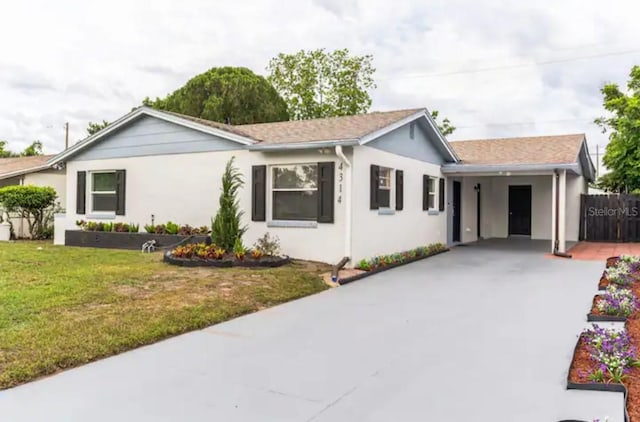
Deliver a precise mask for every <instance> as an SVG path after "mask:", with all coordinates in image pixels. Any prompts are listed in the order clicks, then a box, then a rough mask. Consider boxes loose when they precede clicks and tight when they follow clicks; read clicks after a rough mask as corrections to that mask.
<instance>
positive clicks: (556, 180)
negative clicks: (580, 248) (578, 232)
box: [553, 169, 571, 258]
mask: <svg viewBox="0 0 640 422" xmlns="http://www.w3.org/2000/svg"><path fill="white" fill-rule="evenodd" d="M553 183H555V186H556V212H555V220H556V221H555V222H556V224H555V225H556V233H555V235H556V236H555V241H554V242H553V255H555V256H558V257H560V258H571V254H568V253H564V252H560V251H559V250H558V249H559V248H560V175H559V174H558V170H557V169H555V170H553Z"/></svg>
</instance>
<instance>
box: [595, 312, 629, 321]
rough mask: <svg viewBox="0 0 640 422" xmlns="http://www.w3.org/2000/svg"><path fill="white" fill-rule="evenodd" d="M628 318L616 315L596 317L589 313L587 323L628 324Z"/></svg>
mask: <svg viewBox="0 0 640 422" xmlns="http://www.w3.org/2000/svg"><path fill="white" fill-rule="evenodd" d="M626 321H627V317H624V316H616V315H596V314H592V313H591V312H589V313H588V314H587V322H626Z"/></svg>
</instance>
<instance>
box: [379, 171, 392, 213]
mask: <svg viewBox="0 0 640 422" xmlns="http://www.w3.org/2000/svg"><path fill="white" fill-rule="evenodd" d="M390 201H391V169H390V168H387V167H380V173H379V176H378V206H379V207H381V208H389V207H390V203H391V202H390Z"/></svg>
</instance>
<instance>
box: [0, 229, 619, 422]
mask: <svg viewBox="0 0 640 422" xmlns="http://www.w3.org/2000/svg"><path fill="white" fill-rule="evenodd" d="M547 243H548V242H547ZM534 249H535V248H534ZM602 268H603V263H601V262H586V261H582V262H579V261H572V260H551V259H545V258H544V257H543V254H542V253H540V252H539V251H535V250H527V247H526V246H521V247H514V248H510V247H505V246H504V244H492V243H491V242H486V243H481V244H478V245H473V246H467V247H458V248H455V249H454V250H453V251H452V252H449V253H446V254H442V255H439V256H436V257H433V258H430V259H427V260H425V261H421V262H418V263H414V264H411V265H407V266H404V267H401V268H398V269H395V270H391V271H388V272H385V273H381V274H379V275H376V276H373V277H370V278H367V279H364V280H361V281H358V282H356V283H353V284H351V285H347V286H343V287H340V288H337V289H333V290H330V291H326V292H323V293H320V294H318V295H315V296H312V297H308V298H305V299H302V300H298V301H296V302H292V303H288V304H285V305H282V306H278V307H275V308H272V309H268V310H265V311H262V312H259V313H256V314H253V315H249V316H246V317H243V318H238V319H236V320H233V321H230V322H227V323H224V324H219V325H216V326H213V327H210V328H208V329H205V330H201V331H197V332H192V333H189V334H186V335H182V336H179V337H175V338H173V339H169V340H167V341H164V342H161V343H158V344H155V345H152V346H148V347H144V348H140V349H137V350H134V351H131V352H128V353H124V354H122V355H119V356H116V357H113V358H109V359H105V360H102V361H99V362H96V363H93V364H89V365H86V366H83V367H81V368H78V369H74V370H70V371H67V372H64V373H61V374H58V375H56V376H53V377H50V378H46V379H43V380H40V381H37V382H33V383H30V384H26V385H23V386H21V387H18V388H15V389H11V390H7V391H2V392H0V420H3V421H5V420H6V421H11V422H20V421H34V422H35V421H49V422H54V421H56V422H57V421H59V422H63V421H64V422H74V421H82V422H84V421H92V422H98V421H154V422H155V421H182V420H184V421H225V422H231V421H261V422H262V421H277V422H283V421H296V422H303V421H314V422H315V421H318V422H324V421H332V422H335V421H349V422H351V421H381V422H382V421H385V422H388V421H464V422H466V421H471V420H473V421H487V422H499V421H509V422H511V421H519V422H526V421H532V422H534V421H535V422H548V421H558V420H562V419H583V420H592V419H593V418H597V417H599V418H601V419H603V418H604V416H607V415H608V416H610V417H612V419H610V421H611V422H621V421H622V420H623V419H622V395H621V394H618V393H592V392H578V391H566V390H565V382H566V376H567V369H568V365H569V362H570V359H571V354H572V351H573V347H574V346H575V341H576V338H577V334H578V333H579V332H580V330H581V329H582V328H583V327H584V326H585V314H586V312H587V310H588V307H589V304H590V302H591V299H592V297H593V294H594V293H595V289H596V284H597V281H598V277H599V276H600V274H601V273H602ZM551 293H554V294H553V295H552V294H551Z"/></svg>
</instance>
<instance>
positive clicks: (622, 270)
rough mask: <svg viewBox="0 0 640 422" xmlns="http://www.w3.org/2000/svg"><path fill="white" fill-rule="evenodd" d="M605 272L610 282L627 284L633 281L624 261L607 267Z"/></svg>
mask: <svg viewBox="0 0 640 422" xmlns="http://www.w3.org/2000/svg"><path fill="white" fill-rule="evenodd" d="M605 274H606V277H607V279H608V280H609V281H610V282H611V283H613V284H618V285H620V286H629V285H631V284H633V282H634V281H635V278H634V277H633V275H632V274H631V272H630V271H629V267H628V265H627V263H626V262H624V261H619V262H618V263H617V264H616V265H615V266H613V267H609V268H607V269H606V270H605Z"/></svg>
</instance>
